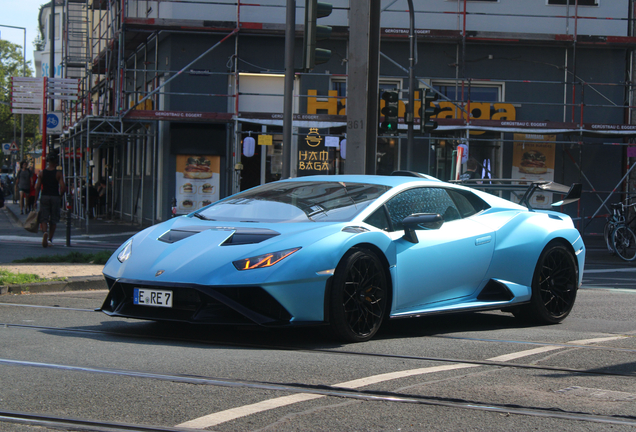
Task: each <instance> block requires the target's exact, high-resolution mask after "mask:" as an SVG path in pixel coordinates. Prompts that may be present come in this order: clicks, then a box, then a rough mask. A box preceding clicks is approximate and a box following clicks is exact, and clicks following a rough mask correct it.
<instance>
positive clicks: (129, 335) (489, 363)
mask: <svg viewBox="0 0 636 432" xmlns="http://www.w3.org/2000/svg"><path fill="white" fill-rule="evenodd" d="M0 327H4V328H12V327H14V328H26V329H32V330H43V331H51V332H61V333H85V334H95V335H104V336H118V337H125V338H127V339H131V338H133V339H135V338H141V339H155V340H163V341H171V342H177V341H178V342H188V343H196V344H203V345H221V346H231V347H235V348H251V349H269V350H281V351H295V352H306V353H323V354H330V355H339V356H356V357H374V358H389V359H395V360H412V361H423V362H438V363H456V364H459V363H461V364H471V365H476V366H493V367H504V368H512V369H529V370H538V371H551V372H565V373H572V374H581V375H596V376H612V377H623V378H636V371H635V372H632V373H620V372H613V371H604V370H599V369H592V370H590V369H580V368H569V367H560V366H547V365H536V364H525V363H511V362H508V361H492V360H469V359H457V358H445V357H431V356H413V355H404V354H386V353H369V352H360V351H343V350H335V349H328V348H305V347H293V346H279V345H268V344H246V343H232V342H227V341H214V340H204V339H192V338H174V337H167V336H149V335H142V334H132V333H121V332H111V331H104V330H91V329H73V328H70V329H67V328H60V327H49V326H38V325H30V324H9V323H0ZM467 339H468V338H467ZM470 340H472V339H470ZM495 341H496V340H494V339H491V340H490V342H495ZM502 342H508V343H524V344H525V342H523V341H502ZM533 344H535V345H538V346H541V347H554V348H557V349H558V348H563V349H583V350H584V349H594V350H597V349H607V350H610V351H620V352H627V353H636V350H632V349H624V348H619V349H615V348H614V347H598V346H589V345H580V344H571V345H570V344H567V343H548V342H546V343H540V342H534V343H533ZM1 362H2V361H1V359H0V363H1Z"/></svg>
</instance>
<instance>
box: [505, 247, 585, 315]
mask: <svg viewBox="0 0 636 432" xmlns="http://www.w3.org/2000/svg"><path fill="white" fill-rule="evenodd" d="M578 279H579V278H578V267H577V264H576V259H575V257H574V254H573V253H572V251H570V249H568V248H567V247H565V246H564V245H561V244H550V245H548V246H547V247H546V248H545V249H544V250H543V252H542V253H541V256H540V257H539V260H538V261H537V266H536V268H535V271H534V276H533V278H532V299H531V300H530V303H529V304H527V305H524V306H522V307H521V308H520V309H518V310H517V311H516V313H515V316H518V317H519V318H523V319H527V320H530V321H533V322H536V323H540V324H556V323H559V322H561V321H563V320H564V319H565V317H567V316H568V314H569V313H570V311H571V310H572V307H573V306H574V300H575V299H576V292H577V289H578V287H577V283H578Z"/></svg>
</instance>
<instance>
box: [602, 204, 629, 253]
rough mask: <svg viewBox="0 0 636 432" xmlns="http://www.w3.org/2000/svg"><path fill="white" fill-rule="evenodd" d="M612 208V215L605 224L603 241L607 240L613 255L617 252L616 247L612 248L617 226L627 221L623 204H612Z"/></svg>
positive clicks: (608, 247)
mask: <svg viewBox="0 0 636 432" xmlns="http://www.w3.org/2000/svg"><path fill="white" fill-rule="evenodd" d="M610 208H611V211H612V213H611V214H610V215H609V216H608V217H607V222H605V227H604V228H603V239H605V245H606V246H607V250H608V251H609V252H610V253H611V254H612V255H613V254H615V253H616V250H615V249H614V246H612V234H614V230H615V229H616V226H617V225H618V224H619V223H622V222H624V221H625V216H624V215H623V211H622V203H612V204H610Z"/></svg>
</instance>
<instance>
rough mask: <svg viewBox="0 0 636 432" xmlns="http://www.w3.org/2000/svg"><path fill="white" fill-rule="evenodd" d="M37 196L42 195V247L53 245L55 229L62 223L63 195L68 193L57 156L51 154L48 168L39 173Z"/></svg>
mask: <svg viewBox="0 0 636 432" xmlns="http://www.w3.org/2000/svg"><path fill="white" fill-rule="evenodd" d="M35 191H36V194H37V193H38V192H41V194H40V229H41V230H42V232H44V235H43V236H42V247H47V246H49V245H52V244H53V234H55V227H56V226H57V223H58V222H59V221H60V209H61V208H62V195H63V194H64V192H66V185H65V184H64V176H63V175H62V171H58V170H57V155H54V154H51V155H48V156H47V158H46V168H45V169H43V170H41V171H40V172H39V173H38V181H37V183H36V184H35Z"/></svg>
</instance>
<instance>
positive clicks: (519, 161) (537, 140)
mask: <svg viewBox="0 0 636 432" xmlns="http://www.w3.org/2000/svg"><path fill="white" fill-rule="evenodd" d="M514 139H515V141H514V151H513V153H512V178H513V179H515V180H516V179H519V180H528V183H531V182H533V181H537V180H547V181H554V154H555V144H554V141H555V140H556V135H538V134H519V133H516V134H515V135H514ZM521 184H523V183H521ZM511 200H512V201H514V202H519V197H515V196H514V195H513V196H512V197H511ZM550 204H552V194H551V193H545V192H543V191H537V192H535V193H534V195H533V196H532V199H531V200H530V205H531V206H532V207H535V208H546V209H547V208H550Z"/></svg>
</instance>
